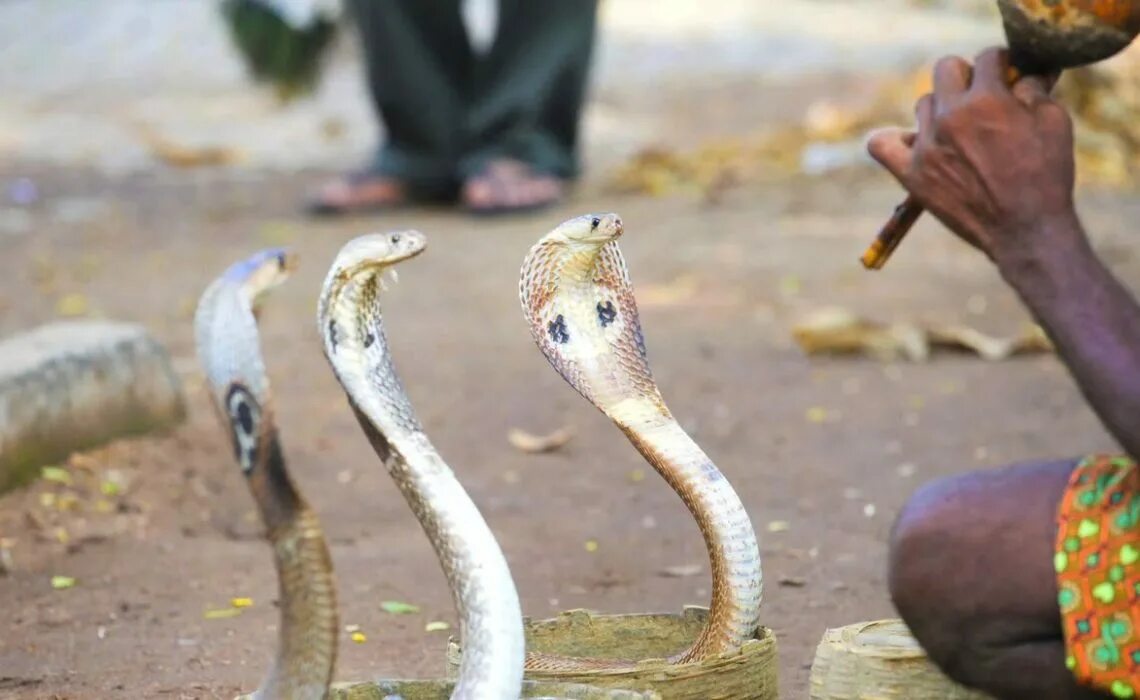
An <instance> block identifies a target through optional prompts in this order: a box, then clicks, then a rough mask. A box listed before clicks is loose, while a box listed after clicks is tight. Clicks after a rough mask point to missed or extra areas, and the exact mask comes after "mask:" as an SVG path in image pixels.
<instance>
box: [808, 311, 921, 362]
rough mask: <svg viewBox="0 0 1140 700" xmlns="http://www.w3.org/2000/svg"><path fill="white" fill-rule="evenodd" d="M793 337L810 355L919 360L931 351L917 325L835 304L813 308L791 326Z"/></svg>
mask: <svg viewBox="0 0 1140 700" xmlns="http://www.w3.org/2000/svg"><path fill="white" fill-rule="evenodd" d="M792 337H793V338H794V339H795V341H796V343H797V344H798V345H799V346H800V348H801V349H802V350H803V351H804V352H805V353H807V354H809V355H821V354H856V353H863V354H868V355H871V356H873V357H876V358H878V359H880V360H886V361H889V360H894V359H896V358H898V357H899V356H902V357H905V358H906V359H908V360H911V361H914V362H918V361H922V360H925V359H926V358H927V356H928V355H929V353H930V346H929V344H928V343H927V341H926V337H925V335H924V334H923V332H922V331H921V330H920V329H919V328H916V327H914V326H910V325H906V324H896V325H893V326H889V325H886V324H882V323H876V322H873V321H868V320H866V319H863V318H860V317H859V316H856V315H855V314H854V313H852V312H850V311H848V310H846V309H842V308H838V307H829V308H823V309H819V310H816V311H813V312H812V313H810V314H809V315H807V316H806V317H805V318H804V319H802V320H801V321H799V322H798V323H797V324H796V325H795V326H794V327H793V328H792Z"/></svg>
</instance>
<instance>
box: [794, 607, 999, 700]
mask: <svg viewBox="0 0 1140 700" xmlns="http://www.w3.org/2000/svg"><path fill="white" fill-rule="evenodd" d="M810 698H811V700H992V698H991V697H990V696H989V695H986V694H984V693H979V692H978V691H976V690H970V689H969V688H964V687H962V686H960V685H958V684H957V683H955V682H954V681H952V680H950V679H949V678H947V677H946V676H945V675H943V674H942V672H941V671H939V670H938V668H937V667H936V666H935V665H934V664H933V663H932V662H931V661H930V659H929V658H927V656H926V654H925V653H924V652H923V651H922V647H920V646H919V645H918V642H917V641H915V639H914V637H912V636H911V634H910V630H908V629H907V627H906V625H904V624H903V621H902V620H876V621H874V622H860V623H857V624H854V625H848V626H846V627H839V628H837V629H829V630H827V632H825V633H824V635H823V640H822V641H821V642H820V643H819V646H818V647H816V651H815V662H814V663H813V664H812V668H811V690H810Z"/></svg>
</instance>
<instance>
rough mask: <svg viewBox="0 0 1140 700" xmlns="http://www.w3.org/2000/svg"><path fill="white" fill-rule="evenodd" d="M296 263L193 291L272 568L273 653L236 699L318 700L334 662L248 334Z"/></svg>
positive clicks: (333, 637) (300, 519)
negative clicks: (276, 615) (276, 610)
mask: <svg viewBox="0 0 1140 700" xmlns="http://www.w3.org/2000/svg"><path fill="white" fill-rule="evenodd" d="M295 262H296V261H295V258H294V257H293V256H292V255H290V254H289V253H287V252H286V251H284V250H280V249H270V250H264V251H260V252H258V253H257V254H255V255H253V256H251V257H249V258H247V259H245V260H243V261H241V262H238V263H236V264H234V265H233V266H231V267H230V268H229V269H228V270H226V271H225V272H224V273H223V274H222V275H221V276H220V277H218V278H217V279H216V280H214V281H213V282H212V283H211V284H210V285H209V286H208V287H207V288H206V290H205V291H204V292H203V293H202V296H201V297H200V298H199V301H198V307H197V311H196V313H195V319H194V332H195V341H196V345H197V353H198V359H199V362H200V363H201V365H202V368H203V370H204V371H205V374H206V379H207V382H208V384H209V387H210V392H211V395H212V399H213V404H214V406H215V407H216V408H217V409H219V411H220V414H221V416H222V420H223V424H224V425H225V427H226V429H227V432H228V433H229V435H230V439H231V442H232V444H233V449H234V455H235V458H236V460H237V462H238V465H239V466H240V467H241V470H242V472H243V474H244V475H245V477H246V482H247V484H248V485H249V489H250V492H251V493H252V494H253V499H254V501H255V502H256V504H257V508H258V511H259V513H260V515H261V520H262V523H263V524H264V525H265V529H266V537H267V539H268V540H269V543H270V544H271V545H272V547H273V560H274V566H275V568H276V571H277V582H278V595H279V599H280V607H281V613H280V615H281V619H280V624H279V632H278V635H279V636H278V645H277V653H276V656H275V657H274V658H273V661H272V664H271V666H270V669H269V672H268V673H267V675H266V677H265V679H264V680H263V681H262V683H261V685H260V686H259V687H258V689H257V690H256V691H254V692H253V693H252V694H251V695H249V696H244V697H248V698H251V699H252V700H323V699H324V698H326V697H327V695H328V689H329V683H330V682H331V680H332V673H333V667H334V665H335V663H336V655H337V619H338V618H337V602H336V587H335V581H334V577H333V568H332V560H331V559H330V557H329V550H328V545H327V543H326V541H325V537H324V534H323V532H322V530H321V525H320V522H319V521H318V519H317V517H316V515H315V513H314V512H313V511H312V509H311V508H310V507H309V505H308V504H307V503H306V502H305V499H304V498H303V497H302V495H301V493H300V492H299V491H298V489H297V487H296V485H295V484H294V483H293V481H292V479H291V478H290V476H289V473H288V470H287V469H286V466H285V458H284V455H283V453H282V449H281V444H280V440H279V437H278V431H277V426H276V425H275V423H274V419H273V402H272V395H271V392H270V385H269V378H268V375H267V373H266V371H265V363H264V361H263V359H262V355H261V345H260V338H259V334H258V328H257V309H258V305H259V302H260V301H261V299H262V298H263V296H264V295H265V294H266V293H267V292H269V291H270V290H271V289H273V288H275V287H277V286H278V285H280V284H281V283H282V282H284V281H285V280H286V279H287V278H288V276H289V274H290V273H291V272H292V270H293V269H294V267H295Z"/></svg>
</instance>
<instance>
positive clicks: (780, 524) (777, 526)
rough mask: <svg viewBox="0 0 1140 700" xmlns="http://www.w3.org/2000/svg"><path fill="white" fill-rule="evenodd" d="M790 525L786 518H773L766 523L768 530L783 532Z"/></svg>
mask: <svg viewBox="0 0 1140 700" xmlns="http://www.w3.org/2000/svg"><path fill="white" fill-rule="evenodd" d="M790 527H791V525H789V524H788V521H787V520H773V521H771V522H770V523H768V532H784V531H785V530H787V529H788V528H790Z"/></svg>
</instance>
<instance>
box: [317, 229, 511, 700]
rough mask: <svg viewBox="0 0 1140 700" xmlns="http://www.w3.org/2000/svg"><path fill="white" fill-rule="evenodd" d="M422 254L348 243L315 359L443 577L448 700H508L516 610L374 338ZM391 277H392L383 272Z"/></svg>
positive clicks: (491, 552) (484, 533) (396, 239)
mask: <svg viewBox="0 0 1140 700" xmlns="http://www.w3.org/2000/svg"><path fill="white" fill-rule="evenodd" d="M425 246H426V239H425V238H424V236H423V235H422V234H420V233H418V232H416V231H401V232H392V233H385V234H372V235H367V236H361V237H359V238H355V239H353V240H351V241H349V242H348V243H347V244H346V245H345V246H344V247H343V248H342V249H341V250H340V252H339V253H338V254H337V256H336V260H335V261H334V262H333V264H332V267H331V268H330V269H329V272H328V276H327V277H326V278H325V283H324V286H323V288H322V291H321V296H320V301H319V303H318V310H317V319H318V330H319V332H320V334H321V337H322V338H323V340H324V350H325V356H326V357H327V359H328V361H329V364H330V365H331V366H332V369H333V373H334V374H335V375H336V377H337V380H338V381H339V382H340V384H341V386H342V387H343V388H344V391H345V393H346V394H347V396H348V401H349V404H350V405H351V406H352V408H353V411H354V412H355V414H356V417H357V419H358V421H359V423H360V425H361V427H362V428H363V429H364V432H365V434H366V435H367V436H368V439H369V441H370V442H371V444H372V447H373V449H375V451H376V453H377V454H378V455H379V456H380V457H381V459H383V460H384V462H385V464H386V465H387V468H388V473H389V474H390V475H391V477H392V479H393V480H394V481H395V483H396V486H397V487H398V488H399V490H400V491H401V493H403V495H404V498H405V499H406V500H407V502H408V505H409V506H410V507H411V509H412V511H413V512H414V513H415V516H416V518H417V519H418V520H419V521H420V524H421V526H422V527H423V529H424V532H425V533H426V534H427V536H428V539H429V540H430V542H431V544H432V547H433V548H434V549H435V552H436V555H437V557H438V559H439V562H440V565H441V566H442V568H443V571H444V574H445V575H446V577H447V582H448V584H449V586H450V589H451V593H452V597H453V601H454V604H455V607H456V609H457V611H458V614H459V619H460V635H461V638H462V639H463V640H464V645H465V646H466V648H467V649H468V652H469V653H467V654H464V658H463V661H462V663H461V665H460V668H459V678H458V680H457V682H456V685H455V689H454V691H453V693H452V696H451V697H452V698H454V699H456V700H514V699H515V698H518V697H519V692H520V687H521V685H522V676H523V653H524V646H525V645H524V636H523V623H522V609H521V607H520V605H519V598H518V592H517V591H516V590H515V584H514V579H513V578H512V576H511V572H510V569H509V568H508V566H507V560H506V557H505V556H504V555H503V552H502V550H501V549H500V548H499V544H498V542H497V541H496V539H495V536H494V534H493V533H492V532H491V529H490V528H489V527H488V526H487V523H486V522H485V521H484V520H483V518H482V516H481V515H480V513H479V510H478V508H477V507H476V506H475V504H474V502H473V501H472V500H471V498H470V497H469V496H468V494H467V492H466V491H465V490H464V489H463V486H462V485H461V484H460V483H459V480H458V479H457V478H456V477H455V474H454V473H453V472H452V470H451V469H450V468H449V467H448V465H447V464H446V463H445V462H444V461H443V458H442V457H441V456H440V455H439V453H438V452H437V451H436V449H435V447H434V446H433V445H432V443H431V441H430V440H429V439H428V436H427V435H426V434H425V433H424V429H423V426H422V425H421V423H420V421H419V419H418V418H417V416H416V413H415V410H414V409H413V407H412V403H411V400H410V399H409V398H408V395H407V393H406V392H405V391H404V386H403V382H402V381H401V380H400V377H399V375H398V374H397V373H396V369H395V365H394V363H393V360H392V355H391V352H390V351H389V348H388V343H387V339H386V335H385V332H384V324H383V314H382V309H381V293H382V291H383V290H384V288H385V285H384V276H385V273H386V272H387V271H388V270H389V269H391V267H392V266H393V265H395V264H396V263H398V262H400V261H403V260H407V259H409V258H412V257H414V256H416V255H419V254H420V253H421V252H422V251H423V250H424V248H425ZM392 272H394V270H392Z"/></svg>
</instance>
